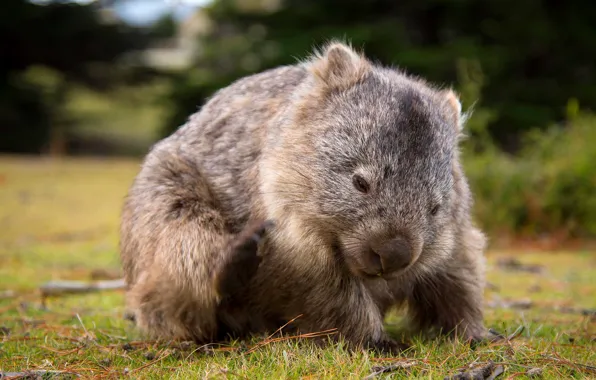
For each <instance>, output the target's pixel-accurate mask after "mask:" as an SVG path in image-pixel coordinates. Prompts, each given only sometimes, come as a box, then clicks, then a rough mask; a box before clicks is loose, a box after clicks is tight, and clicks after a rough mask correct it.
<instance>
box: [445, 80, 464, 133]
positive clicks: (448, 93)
mask: <svg viewBox="0 0 596 380" xmlns="http://www.w3.org/2000/svg"><path fill="white" fill-rule="evenodd" d="M441 95H442V97H443V101H444V108H445V111H446V112H447V117H449V118H450V119H451V120H452V121H453V125H454V126H455V128H457V131H458V132H461V131H462V130H463V126H464V124H465V121H466V118H467V116H466V115H462V112H461V111H462V110H461V102H460V101H459V97H458V96H457V94H456V93H455V92H454V91H453V90H451V89H449V90H444V91H442V92H441Z"/></svg>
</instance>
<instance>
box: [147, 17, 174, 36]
mask: <svg viewBox="0 0 596 380" xmlns="http://www.w3.org/2000/svg"><path fill="white" fill-rule="evenodd" d="M177 27H178V24H177V22H176V19H174V15H173V14H172V13H166V14H165V15H163V16H162V17H160V18H159V19H158V20H157V21H155V23H154V24H153V25H151V27H150V34H151V36H152V37H155V38H171V37H174V36H175V35H176V30H177Z"/></svg>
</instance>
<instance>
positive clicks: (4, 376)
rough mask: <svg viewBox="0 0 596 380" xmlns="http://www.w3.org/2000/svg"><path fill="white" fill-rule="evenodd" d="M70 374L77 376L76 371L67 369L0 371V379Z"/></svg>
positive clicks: (13, 379)
mask: <svg viewBox="0 0 596 380" xmlns="http://www.w3.org/2000/svg"><path fill="white" fill-rule="evenodd" d="M59 375H71V376H76V377H79V375H78V374H77V373H74V372H68V371H45V370H31V371H22V372H0V379H1V380H9V379H10V380H16V379H38V378H42V377H47V376H52V377H53V376H59Z"/></svg>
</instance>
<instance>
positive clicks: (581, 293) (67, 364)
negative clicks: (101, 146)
mask: <svg viewBox="0 0 596 380" xmlns="http://www.w3.org/2000/svg"><path fill="white" fill-rule="evenodd" d="M138 165H139V163H138V162H136V161H122V160H118V161H116V160H76V161H75V160H64V161H43V160H40V159H14V158H8V157H5V158H1V159H0V327H1V329H0V371H5V372H6V371H23V370H28V369H29V370H32V369H43V370H58V371H66V370H67V371H71V372H74V373H77V374H79V375H81V376H82V377H85V378H115V377H121V376H123V375H125V374H128V375H129V376H130V377H132V378H197V377H199V378H250V379H252V378H274V379H277V378H340V379H342V378H363V377H365V376H367V375H369V374H370V373H371V372H373V368H374V367H376V366H379V365H385V364H389V363H393V362H396V361H405V360H408V361H412V360H413V361H414V362H415V363H414V364H413V365H412V366H411V367H409V368H408V369H401V370H397V371H394V372H391V373H387V374H384V375H382V376H386V377H388V376H392V377H393V378H405V377H413V378H443V377H444V376H447V375H451V374H455V373H456V372H457V371H458V370H459V369H462V368H465V367H467V366H468V365H470V364H472V363H481V362H486V361H488V360H492V361H494V362H495V363H502V364H503V365H504V368H505V373H504V375H502V378H510V377H520V378H524V373H525V371H526V370H527V369H529V368H535V367H537V368H541V369H542V370H543V377H544V378H590V376H592V377H594V376H596V372H590V371H589V369H586V368H585V367H582V366H581V365H582V364H584V365H595V364H596V341H595V340H596V331H595V330H596V329H595V326H596V319H595V318H594V317H592V318H590V317H589V316H584V315H582V314H581V313H579V312H571V311H565V309H561V308H579V309H582V308H583V309H595V308H596V296H595V294H596V254H595V253H594V252H557V253H546V252H519V251H490V252H489V253H488V257H489V262H490V264H491V265H490V268H489V281H490V283H491V284H492V285H493V286H492V287H490V288H489V289H487V292H486V300H487V303H491V302H494V301H495V300H497V299H501V300H505V301H507V300H522V299H529V300H531V302H532V305H531V307H529V308H527V309H524V310H518V309H504V308H494V307H492V308H488V309H487V315H486V323H487V325H488V326H489V327H493V328H495V329H496V330H498V331H501V332H503V333H509V334H511V333H512V332H513V331H515V330H516V329H517V328H518V327H519V326H523V327H524V330H523V332H522V334H521V335H520V336H519V337H517V338H516V339H514V340H512V341H511V342H509V343H505V342H503V343H499V344H492V345H484V346H480V347H477V348H476V349H475V350H472V349H470V348H469V347H468V346H466V345H465V344H463V343H461V342H449V341H442V340H438V341H422V340H418V339H415V345H414V349H413V350H412V351H411V352H408V353H406V354H404V355H403V356H402V357H398V358H392V357H388V356H380V355H375V354H373V353H364V352H358V353H350V352H348V351H346V350H344V349H343V348H342V347H341V346H338V345H336V346H332V347H329V348H326V349H322V348H317V347H315V346H314V345H313V344H310V343H309V341H308V340H302V341H300V342H299V341H298V340H297V339H293V338H291V337H287V336H286V337H285V338H284V339H285V340H282V341H274V340H273V339H272V340H263V339H258V338H255V339H254V340H252V341H250V342H235V343H234V344H232V345H230V346H226V347H219V348H216V349H214V350H210V351H206V350H204V349H200V348H199V347H196V346H192V345H183V344H182V345H181V344H169V345H168V344H165V343H157V342H152V341H148V340H145V339H143V338H142V336H140V334H139V333H138V332H137V331H135V329H134V328H133V327H132V326H131V325H130V324H129V323H128V322H126V321H125V320H124V319H123V318H122V314H123V294H122V292H120V291H106V292H101V293H92V294H88V295H76V296H75V295H71V296H62V297H56V298H51V299H48V300H47V303H46V308H43V307H42V305H41V300H40V297H39V294H38V291H37V289H38V287H39V285H40V284H41V283H43V282H45V281H47V280H52V279H80V280H85V279H89V278H90V277H91V273H92V272H93V271H94V270H96V269H107V270H111V271H117V270H119V260H118V250H117V243H118V220H119V212H120V205H121V202H122V199H123V196H124V194H125V192H126V190H127V188H128V186H129V185H130V183H131V181H132V178H133V176H134V175H135V173H136V171H137V170H138ZM512 256H515V257H516V258H517V259H518V260H520V261H521V262H523V263H527V264H540V265H543V266H544V267H545V269H546V272H544V273H541V274H533V273H520V272H513V271H506V270H503V269H501V268H500V267H498V266H497V265H496V263H497V262H498V261H499V260H500V259H501V258H503V257H512ZM7 290H10V291H13V292H14V293H15V295H14V296H13V297H9V298H7V297H6V294H5V291H7ZM3 294H4V296H3ZM3 297H4V299H1V298H3ZM398 317H399V316H398V315H393V316H392V317H391V318H390V319H389V320H388V328H389V329H391V330H395V329H396V327H395V326H396V323H397V322H398V320H399V319H398ZM276 337H278V336H276Z"/></svg>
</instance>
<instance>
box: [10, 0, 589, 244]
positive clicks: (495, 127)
mask: <svg viewBox="0 0 596 380" xmlns="http://www.w3.org/2000/svg"><path fill="white" fill-rule="evenodd" d="M0 7H1V12H0V36H1V37H2V38H1V40H0V41H1V43H2V47H1V49H0V153H1V154H2V158H0V201H1V202H2V207H4V210H5V211H4V212H3V215H0V225H1V226H3V228H5V232H6V231H7V230H8V231H13V234H12V235H11V239H12V240H14V239H16V238H22V237H23V236H27V231H30V229H31V228H33V227H31V226H32V225H34V224H35V223H36V221H37V223H38V224H39V223H41V222H43V223H41V225H42V226H43V227H40V229H39V231H41V232H39V233H40V234H42V235H43V233H45V232H47V231H49V230H52V228H53V229H54V230H55V232H56V233H65V231H70V230H72V229H75V230H76V229H77V228H79V229H80V228H83V227H84V226H85V225H89V226H91V225H92V224H93V223H91V222H88V223H87V224H86V222H85V220H87V219H93V221H94V223H95V224H93V228H96V229H95V230H94V231H97V228H100V229H99V230H100V231H101V227H102V226H103V227H106V226H107V227H106V228H107V229H108V230H109V231H110V232H111V233H112V234H114V236H115V233H116V226H117V220H118V217H119V214H118V211H119V207H120V202H121V200H122V197H123V196H124V194H125V191H126V189H127V187H128V185H129V184H130V182H131V181H132V178H133V177H134V175H135V174H136V171H137V170H138V164H139V162H140V159H141V158H142V156H143V155H144V154H145V153H146V152H147V149H148V148H149V147H150V146H151V144H152V143H154V142H155V141H157V140H158V139H160V138H163V137H164V136H167V135H168V134H170V133H171V132H172V131H174V130H175V129H176V128H178V127H179V126H180V125H181V124H183V123H184V122H185V119H186V117H187V116H188V115H189V114H191V113H193V112H195V111H196V110H197V109H198V108H199V107H200V106H201V105H202V104H203V102H204V101H205V99H206V97H208V96H209V95H211V94H212V93H213V92H214V91H215V90H217V89H219V88H221V87H224V86H226V85H228V84H230V83H231V82H232V81H233V80H235V79H237V78H239V77H242V76H245V75H248V74H250V73H254V72H257V71H262V70H264V69H267V68H270V67H274V66H278V65H282V64H290V63H294V62H296V61H297V60H298V59H301V58H304V57H305V56H306V55H307V54H308V53H309V52H310V51H311V50H312V48H313V47H314V46H318V45H320V44H321V43H323V42H325V41H326V40H328V39H330V38H334V37H336V38H343V39H347V40H349V41H351V43H352V44H353V45H354V46H355V47H356V48H358V49H361V50H363V51H364V52H365V53H366V54H367V55H368V56H369V57H371V58H373V59H375V60H377V61H379V62H381V63H383V64H387V65H395V66H399V67H402V68H405V69H406V70H407V71H409V72H410V73H412V74H416V75H420V76H423V77H425V78H427V79H429V80H431V81H434V82H437V83H441V84H445V85H450V86H453V87H454V88H455V89H457V90H458V91H459V93H460V94H461V96H462V101H463V104H464V109H466V110H467V109H469V108H470V107H472V106H473V107H474V113H473V116H472V118H471V119H470V121H469V123H468V125H467V132H468V138H467V139H466V140H465V141H464V143H463V145H462V149H463V156H464V160H465V165H466V167H467V171H468V176H469V179H470V182H471V186H472V189H473V191H474V193H475V195H476V204H475V210H474V212H475V216H476V220H477V222H478V223H479V224H480V225H481V226H482V228H484V229H485V230H486V231H487V232H488V233H489V236H490V237H491V244H510V243H515V244H517V245H518V246H519V245H521V244H541V246H543V247H551V246H558V245H560V244H576V245H577V244H585V243H586V242H589V241H592V240H594V238H596V147H595V145H594V144H595V141H596V115H593V114H592V111H593V110H594V107H595V106H596V66H595V64H594V62H595V59H596V3H590V2H582V1H573V0H569V1H566V2H560V1H548V0H523V1H520V0H516V1H511V0H486V1H482V2H480V1H473V0H453V1H439V0H401V1H390V0H369V1H356V0H341V1H340V0H285V1H284V0H178V1H176V0H103V1H102V0H96V1H92V0H78V1H50V0H46V1H42V0H35V1H34V0H29V1H27V0H2V5H1V6H0ZM106 160H107V161H106ZM42 162H43V163H44V164H43V165H46V166H39V165H41V164H40V163H42ZM101 162H104V166H103V167H102V166H101V165H102V164H101ZM105 162H109V164H107V165H106V164H105ZM50 163H52V164H50ZM57 163H59V164H57ZM36 165H38V166H36ZM48 165H51V166H48ZM56 165H61V166H56ZM2 168H4V169H2ZM119 168H120V169H119ZM27 170H29V171H27ZM27 173H29V174H27ZM27 176H28V177H27ZM48 177H49V178H48ZM114 182H117V183H114ZM112 184H113V185H112ZM85 186H87V187H85ZM65 189H66V190H65ZM69 191H70V192H69ZM56 194H61V195H56ZM60 196H62V197H63V198H60ZM35 197H37V198H35ZM44 197H45V198H44ZM52 197H54V198H52ZM56 197H58V198H56ZM46 198H47V199H46ZM31 199H41V200H38V201H37V202H38V203H34V204H35V205H36V207H30V208H29V209H27V207H28V206H27V205H28V204H30V202H32V201H31ZM44 199H45V200H44ZM56 199H63V203H62V204H61V205H60V204H58V203H56ZM77 199H78V200H80V202H79V203H77ZM106 199H107V200H106ZM108 200H109V201H108ZM40 202H41V203H40ZM43 202H45V203H43ZM69 207H74V208H75V209H74V211H68V212H67V211H65V210H67V209H68V208H69ZM50 214H51V215H52V216H50ZM56 214H62V218H63V219H65V222H64V223H62V224H61V223H60V221H58V220H56V217H55V216H56ZM108 214H109V216H107V215H108ZM19 218H20V219H19ZM52 218H53V219H52ZM85 218H86V219H85ZM102 218H103V219H102ZM104 219H105V223H104V222H103V221H104ZM19 220H20V222H19ZM19 223H21V225H20V226H19ZM102 223H103V224H102ZM11 228H12V230H11ZM90 228H91V227H90ZM81 231H82V230H81ZM81 231H79V232H80V233H82V232H81ZM38 238H39V236H38ZM109 244H110V246H111V247H112V248H114V245H115V243H114V242H113V241H111V242H110V243H109ZM112 248H110V250H111V249H112Z"/></svg>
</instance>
